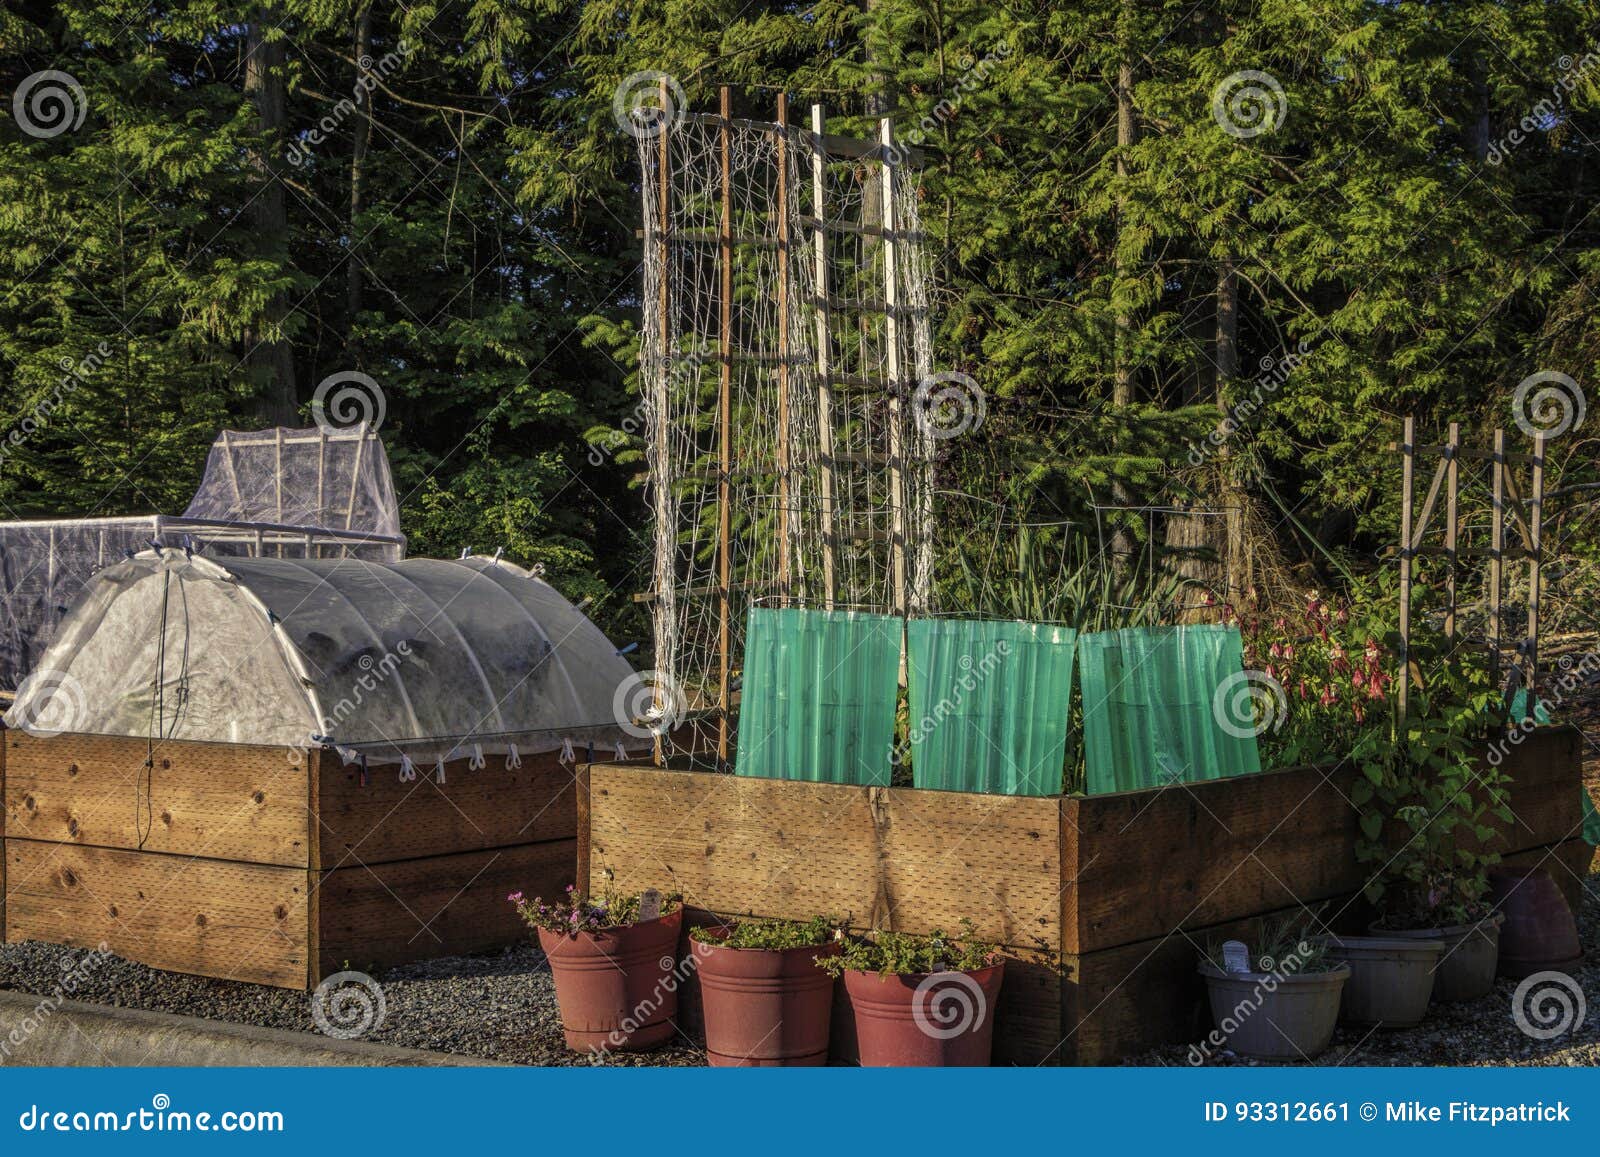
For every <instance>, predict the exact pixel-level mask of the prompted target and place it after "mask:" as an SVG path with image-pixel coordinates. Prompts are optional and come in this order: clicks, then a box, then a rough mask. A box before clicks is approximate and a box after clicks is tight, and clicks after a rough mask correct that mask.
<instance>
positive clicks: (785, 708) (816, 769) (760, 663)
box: [734, 607, 901, 786]
mask: <svg viewBox="0 0 1600 1157" xmlns="http://www.w3.org/2000/svg"><path fill="white" fill-rule="evenodd" d="M900 631H901V620H900V619H898V618H895V617H892V616H889V615H872V614H866V613H863V612H860V611H809V610H771V609H767V608H760V607H757V608H752V609H751V611H750V620H749V626H748V628H747V630H746V632H745V644H744V683H743V690H742V692H741V694H740V703H739V737H738V743H739V746H738V751H737V752H736V755H735V763H734V770H735V772H736V774H738V775H753V776H761V777H764V778H767V779H807V780H815V781H820V782H825V783H858V784H875V785H883V786H887V785H888V783H889V772H890V758H891V752H892V749H893V746H894V715H895V697H896V695H897V693H898V690H899V683H900Z"/></svg>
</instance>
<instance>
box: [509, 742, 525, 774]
mask: <svg viewBox="0 0 1600 1157" xmlns="http://www.w3.org/2000/svg"><path fill="white" fill-rule="evenodd" d="M521 766H522V753H521V752H519V751H518V750H517V745H516V744H515V743H508V744H506V769H507V770H510V769H511V768H513V767H521Z"/></svg>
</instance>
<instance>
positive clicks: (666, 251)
mask: <svg viewBox="0 0 1600 1157" xmlns="http://www.w3.org/2000/svg"><path fill="white" fill-rule="evenodd" d="M657 99H658V100H659V101H660V106H659V107H660V108H661V144H660V148H659V150H658V152H657V154H656V160H657V164H656V179H657V184H656V202H657V204H656V250H657V253H658V255H659V258H660V261H661V284H660V285H659V286H658V287H657V297H656V308H657V315H658V316H657V318H656V321H657V324H658V326H659V329H660V333H659V340H660V342H661V364H660V365H659V366H658V367H656V370H657V380H656V381H654V382H651V383H649V388H650V389H652V390H654V391H655V393H656V406H655V410H656V424H655V425H656V428H655V432H654V433H655V460H656V468H657V469H658V470H662V471H664V470H666V468H667V456H668V453H669V451H670V447H671V443H670V441H669V439H668V436H667V415H668V414H670V413H671V407H670V402H671V395H670V389H671V386H670V384H669V383H670V382H671V381H672V377H671V358H672V350H671V349H670V347H669V343H670V341H671V338H672V319H671V317H670V316H669V315H668V308H669V306H670V302H671V296H670V290H669V287H670V285H671V283H672V154H671V147H672V146H671V140H670V134H671V132H672V118H671V117H669V116H667V114H666V110H667V109H669V108H671V107H672V105H671V100H672V94H671V92H670V91H669V90H668V87H667V78H666V77H665V76H663V77H662V78H661V87H660V89H659V90H658V97H657ZM696 352H697V353H698V350H697V351H696ZM657 484H658V485H659V484H660V480H659V479H658V480H657ZM677 533H678V528H677V526H676V525H669V524H666V523H661V524H658V525H657V526H656V552H657V554H658V556H659V557H660V558H664V559H665V560H666V561H667V563H668V565H667V567H665V568H663V572H662V576H661V581H662V582H663V583H671V582H672V569H671V561H672V558H673V552H674V550H675V548H676V543H677ZM666 594H667V592H666V591H665V590H657V591H656V601H655V604H654V606H653V607H652V608H651V613H652V614H653V615H654V616H657V617H659V616H660V615H661V613H662V611H661V608H662V606H663V604H664V601H665V599H666ZM667 629H668V630H671V629H673V626H672V624H670V623H669V624H668V628H667ZM668 690H669V689H668V688H666V687H663V686H661V685H660V681H659V680H657V685H656V687H655V690H654V699H655V708H656V719H657V720H661V719H663V718H665V713H666V710H667V702H666V699H667V694H668ZM690 746H691V748H698V746H699V745H698V744H697V743H695V742H694V739H693V738H691V739H690ZM652 748H653V754H654V755H655V762H656V766H657V767H665V766H666V765H667V753H666V745H665V744H664V743H663V742H662V737H661V733H660V732H659V731H657V732H656V734H655V737H654V739H653V741H652ZM586 886H587V881H585V880H584V879H583V878H582V877H580V878H579V887H586Z"/></svg>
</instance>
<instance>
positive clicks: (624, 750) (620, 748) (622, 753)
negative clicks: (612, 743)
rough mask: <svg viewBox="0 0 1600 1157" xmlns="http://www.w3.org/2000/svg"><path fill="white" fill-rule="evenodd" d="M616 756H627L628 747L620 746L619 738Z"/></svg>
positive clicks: (625, 757)
mask: <svg viewBox="0 0 1600 1157" xmlns="http://www.w3.org/2000/svg"><path fill="white" fill-rule="evenodd" d="M616 758H617V759H627V758H628V749H627V748H626V747H624V746H622V740H620V739H619V740H617V751H616Z"/></svg>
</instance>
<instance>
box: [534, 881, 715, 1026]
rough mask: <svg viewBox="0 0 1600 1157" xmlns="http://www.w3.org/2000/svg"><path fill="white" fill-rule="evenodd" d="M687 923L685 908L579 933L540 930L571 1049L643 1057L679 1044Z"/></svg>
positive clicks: (540, 945) (540, 941)
mask: <svg viewBox="0 0 1600 1157" xmlns="http://www.w3.org/2000/svg"><path fill="white" fill-rule="evenodd" d="M682 926H683V909H682V908H681V907H680V908H678V909H677V910H676V911H673V912H669V913H667V914H666V915H665V916H662V917H661V918H660V919H658V920H647V921H645V922H643V923H641V924H632V925H629V926H628V927H625V928H604V929H601V930H600V931H599V932H579V933H578V934H577V935H575V936H568V935H565V934H563V933H560V932H548V931H546V930H545V929H543V928H541V929H539V947H540V948H542V949H544V954H545V956H546V957H548V958H549V960H550V971H551V973H552V974H553V975H554V977H555V982H556V1003H557V1004H558V1005H560V1007H561V1027H562V1030H563V1031H564V1032H565V1034H566V1038H567V1047H568V1048H569V1049H572V1050H573V1051H574V1052H589V1051H591V1050H594V1051H603V1050H607V1049H612V1050H618V1051H622V1052H642V1051H643V1050H645V1049H652V1048H655V1047H656V1046H658V1045H660V1044H663V1043H664V1042H666V1041H667V1040H670V1039H671V1037H672V1034H673V1033H674V1032H675V1031H676V1027H675V1026H674V1024H673V1017H674V1016H676V1015H677V1012H678V983H679V977H678V974H677V962H678V960H677V958H678V931H679V929H680V928H681V927H682Z"/></svg>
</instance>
